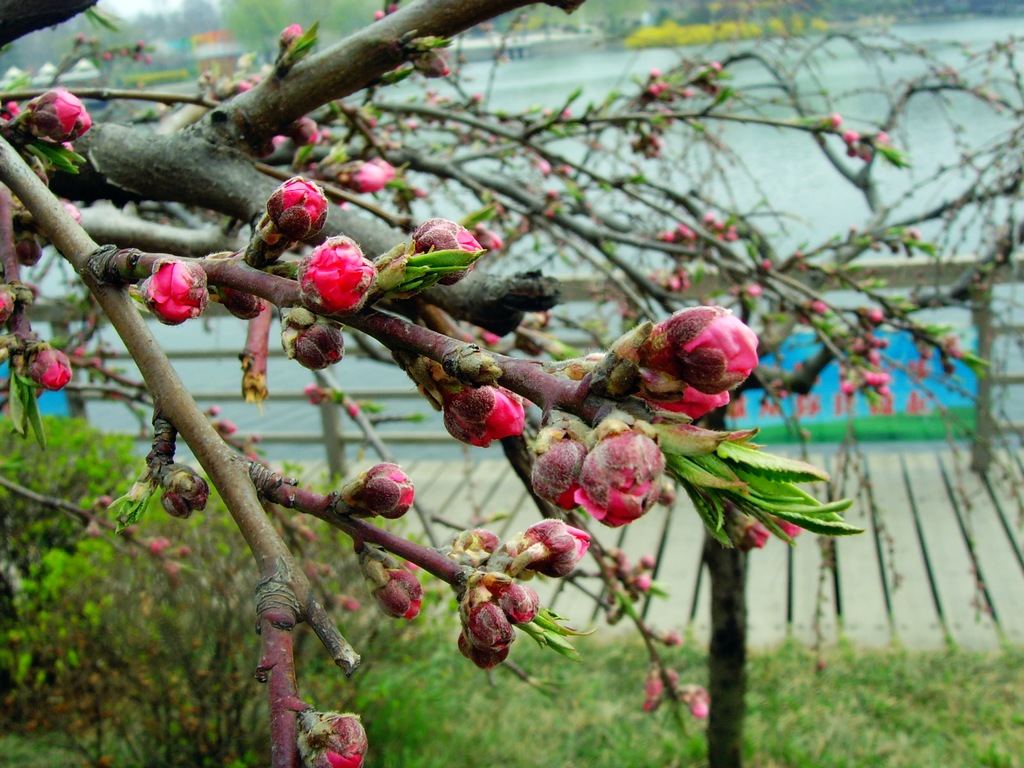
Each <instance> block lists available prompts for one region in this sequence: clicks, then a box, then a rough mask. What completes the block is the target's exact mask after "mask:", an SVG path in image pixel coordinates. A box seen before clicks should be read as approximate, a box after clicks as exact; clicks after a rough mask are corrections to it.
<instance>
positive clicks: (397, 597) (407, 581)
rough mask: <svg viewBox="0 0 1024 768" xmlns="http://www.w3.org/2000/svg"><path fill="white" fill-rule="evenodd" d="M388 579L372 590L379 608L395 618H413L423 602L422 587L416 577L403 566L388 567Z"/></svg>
mask: <svg viewBox="0 0 1024 768" xmlns="http://www.w3.org/2000/svg"><path fill="white" fill-rule="evenodd" d="M386 572H387V576H388V581H387V583H386V584H385V585H384V586H382V587H377V588H376V589H374V590H373V597H374V599H375V600H376V601H377V605H378V606H379V607H380V609H381V610H382V611H383V612H384V613H385V614H387V615H388V616H391V617H393V618H396V619H410V620H411V619H415V618H416V617H417V616H418V615H419V613H420V606H421V605H422V604H423V587H422V586H420V583H419V581H418V580H417V578H416V577H415V576H414V575H413V574H412V573H410V572H409V571H407V570H405V569H404V568H388V569H387V571H386Z"/></svg>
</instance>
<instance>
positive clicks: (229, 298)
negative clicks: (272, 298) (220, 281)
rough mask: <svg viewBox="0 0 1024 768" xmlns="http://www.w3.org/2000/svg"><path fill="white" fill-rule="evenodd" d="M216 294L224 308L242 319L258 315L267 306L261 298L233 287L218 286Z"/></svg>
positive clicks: (249, 318)
mask: <svg viewBox="0 0 1024 768" xmlns="http://www.w3.org/2000/svg"><path fill="white" fill-rule="evenodd" d="M217 294H218V295H219V296H220V303H221V304H223V305H224V309H226V310H227V311H228V312H230V313H231V314H232V315H234V316H235V317H238V318H241V319H242V320H251V319H252V318H254V317H258V316H259V314H260V312H262V311H263V309H264V308H265V307H266V306H267V304H266V302H265V301H263V299H261V298H260V297H259V296H256V295H254V294H251V293H249V292H248V291H236V290H235V289H234V288H227V287H225V286H219V287H218V288H217Z"/></svg>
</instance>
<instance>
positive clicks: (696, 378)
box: [640, 307, 758, 395]
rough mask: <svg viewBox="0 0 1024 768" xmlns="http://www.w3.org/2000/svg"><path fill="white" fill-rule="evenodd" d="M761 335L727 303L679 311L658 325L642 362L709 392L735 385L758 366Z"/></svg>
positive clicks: (723, 389)
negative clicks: (720, 305) (745, 322)
mask: <svg viewBox="0 0 1024 768" xmlns="http://www.w3.org/2000/svg"><path fill="white" fill-rule="evenodd" d="M757 343H758V342H757V335H756V334H755V333H754V332H753V331H752V330H751V329H750V328H749V327H748V326H747V325H745V324H744V323H743V321H742V320H740V319H739V318H738V317H736V316H735V315H733V314H732V313H731V312H730V311H729V310H727V309H725V308H723V307H693V308H690V309H684V310H680V311H679V312H676V313H675V314H673V315H672V316H671V317H669V318H668V319H666V320H663V321H662V322H660V323H658V324H657V325H655V326H654V329H653V330H652V331H651V334H650V336H649V337H648V339H647V341H646V343H645V344H644V346H643V348H641V350H640V362H641V364H642V365H643V366H645V367H648V368H651V369H653V370H656V371H661V372H663V373H665V374H668V375H670V376H672V377H674V378H676V379H679V380H681V381H684V382H686V383H687V384H689V385H690V386H692V387H695V388H697V389H698V390H700V391H701V392H704V393H706V394H709V395H711V394H716V393H718V392H724V391H725V390H728V389H732V388H733V387H735V386H737V385H738V384H740V383H741V382H743V381H744V380H745V379H746V378H747V377H748V376H749V375H750V373H751V372H752V371H753V370H754V368H756V367H757Z"/></svg>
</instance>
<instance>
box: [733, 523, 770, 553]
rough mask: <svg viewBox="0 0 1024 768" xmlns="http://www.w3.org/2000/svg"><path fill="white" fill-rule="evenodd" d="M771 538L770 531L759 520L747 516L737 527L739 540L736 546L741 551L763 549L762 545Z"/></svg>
mask: <svg viewBox="0 0 1024 768" xmlns="http://www.w3.org/2000/svg"><path fill="white" fill-rule="evenodd" d="M769 538H771V533H770V532H769V531H768V529H767V528H765V527H764V525H762V524H761V523H760V522H759V521H757V520H754V519H753V518H752V517H748V518H745V519H743V520H742V522H741V523H740V528H739V540H738V541H737V542H736V548H737V549H738V550H740V551H741V552H749V551H750V550H752V549H764V545H765V544H767V543H768V539H769Z"/></svg>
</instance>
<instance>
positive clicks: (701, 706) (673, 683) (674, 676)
mask: <svg viewBox="0 0 1024 768" xmlns="http://www.w3.org/2000/svg"><path fill="white" fill-rule="evenodd" d="M665 678H668V684H669V692H670V693H671V698H672V699H674V700H676V701H680V702H682V703H683V704H685V705H686V706H687V708H688V709H689V710H690V714H691V715H693V716H694V717H695V718H697V719H698V720H703V719H704V718H706V717H707V716H708V713H709V712H710V711H711V697H710V696H709V695H708V692H707V689H705V688H703V687H702V686H699V685H680V684H679V673H678V672H676V671H675V670H674V669H666V670H665V671H664V673H663V672H662V670H661V669H659V668H658V667H657V666H652V667H651V669H650V671H649V672H648V673H647V679H646V680H645V681H644V705H643V709H644V712H654V711H655V710H656V709H658V707H660V706H661V703H662V702H663V701H664V700H665V693H666V692H665Z"/></svg>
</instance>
